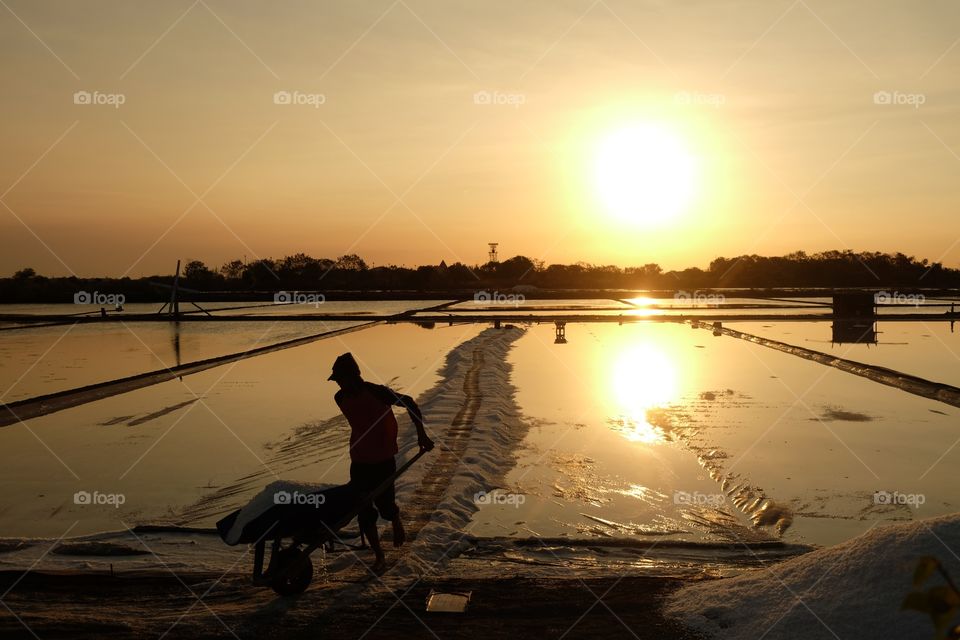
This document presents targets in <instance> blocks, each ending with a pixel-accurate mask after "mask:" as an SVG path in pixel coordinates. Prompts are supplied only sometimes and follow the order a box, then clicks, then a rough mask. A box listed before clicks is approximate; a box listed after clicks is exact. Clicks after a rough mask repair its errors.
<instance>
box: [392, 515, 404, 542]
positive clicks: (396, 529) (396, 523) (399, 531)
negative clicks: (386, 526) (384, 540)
mask: <svg viewBox="0 0 960 640" xmlns="http://www.w3.org/2000/svg"><path fill="white" fill-rule="evenodd" d="M406 541H407V532H406V531H404V529H403V521H402V520H401V519H400V516H397V517H396V518H394V519H393V546H395V547H399V546H402V545H403V543H404V542H406Z"/></svg>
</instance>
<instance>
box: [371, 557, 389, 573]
mask: <svg viewBox="0 0 960 640" xmlns="http://www.w3.org/2000/svg"><path fill="white" fill-rule="evenodd" d="M386 568H387V560H386V558H384V557H383V556H378V557H377V559H376V561H375V562H374V563H373V566H372V567H370V570H371V571H373V572H374V573H375V574H377V575H380V574H381V573H383V572H384V571H385V570H386Z"/></svg>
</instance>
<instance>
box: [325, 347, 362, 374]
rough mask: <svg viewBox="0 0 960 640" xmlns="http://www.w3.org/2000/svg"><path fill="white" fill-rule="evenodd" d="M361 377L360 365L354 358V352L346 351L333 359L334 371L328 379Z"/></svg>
mask: <svg viewBox="0 0 960 640" xmlns="http://www.w3.org/2000/svg"><path fill="white" fill-rule="evenodd" d="M359 377H360V365H358V364H357V361H356V360H354V359H353V354H352V353H344V354H342V355H339V356H337V359H336V360H334V361H333V373H331V374H330V377H329V378H327V380H349V379H350V378H359Z"/></svg>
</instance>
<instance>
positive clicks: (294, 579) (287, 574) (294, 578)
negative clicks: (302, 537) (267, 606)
mask: <svg viewBox="0 0 960 640" xmlns="http://www.w3.org/2000/svg"><path fill="white" fill-rule="evenodd" d="M300 555H301V554H300V549H298V548H292V547H291V548H287V549H281V550H280V551H278V552H277V558H276V560H275V562H276V564H275V565H274V566H275V567H276V569H275V571H274V574H275V575H274V577H273V579H272V580H271V581H270V587H271V588H272V589H273V590H274V591H276V592H277V593H278V594H279V595H281V596H295V595H297V594H298V593H303V592H304V591H305V590H306V588H307V587H308V586H309V585H310V581H311V580H313V562H312V561H311V560H310V556H306V557H305V558H303V559H301V560H299V563H298V566H297V567H296V568H292V569H290V570H287V569H288V567H290V565H291V564H292V563H294V562H297V561H298V559H299V558H300ZM271 564H273V563H271Z"/></svg>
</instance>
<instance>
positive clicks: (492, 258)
mask: <svg viewBox="0 0 960 640" xmlns="http://www.w3.org/2000/svg"><path fill="white" fill-rule="evenodd" d="M487 244H488V245H489V246H490V253H488V254H487V255H488V257H489V260H488V262H499V260H497V245H499V244H500V243H499V242H488V243H487Z"/></svg>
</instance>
